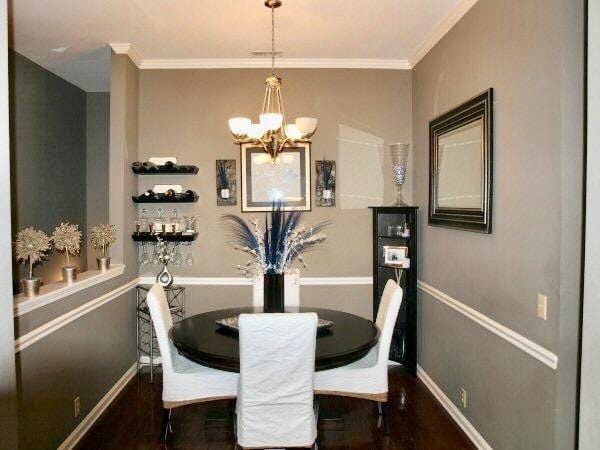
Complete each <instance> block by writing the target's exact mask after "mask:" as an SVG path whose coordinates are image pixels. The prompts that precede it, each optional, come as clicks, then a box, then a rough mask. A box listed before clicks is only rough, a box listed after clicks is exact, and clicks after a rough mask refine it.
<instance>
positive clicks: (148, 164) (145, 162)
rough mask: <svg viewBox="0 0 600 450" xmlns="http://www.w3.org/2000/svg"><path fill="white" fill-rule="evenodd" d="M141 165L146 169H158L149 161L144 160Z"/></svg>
mask: <svg viewBox="0 0 600 450" xmlns="http://www.w3.org/2000/svg"><path fill="white" fill-rule="evenodd" d="M142 167H143V168H144V169H146V170H158V166H157V165H156V164H154V163H151V162H150V161H144V162H143V163H142Z"/></svg>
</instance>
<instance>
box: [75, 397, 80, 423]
mask: <svg viewBox="0 0 600 450" xmlns="http://www.w3.org/2000/svg"><path fill="white" fill-rule="evenodd" d="M79 414H81V399H80V398H79V396H77V397H75V398H74V399H73V417H75V418H77V417H79Z"/></svg>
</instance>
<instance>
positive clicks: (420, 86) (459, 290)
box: [413, 0, 582, 449]
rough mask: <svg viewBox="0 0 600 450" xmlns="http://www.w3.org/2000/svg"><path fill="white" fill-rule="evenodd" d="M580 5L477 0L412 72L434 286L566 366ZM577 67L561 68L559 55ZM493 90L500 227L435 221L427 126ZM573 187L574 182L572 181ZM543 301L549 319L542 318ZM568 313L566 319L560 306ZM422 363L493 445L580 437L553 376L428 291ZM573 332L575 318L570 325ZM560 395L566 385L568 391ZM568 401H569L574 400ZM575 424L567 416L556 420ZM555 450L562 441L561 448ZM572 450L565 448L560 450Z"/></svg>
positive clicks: (425, 274) (420, 195) (577, 166)
mask: <svg viewBox="0 0 600 450" xmlns="http://www.w3.org/2000/svg"><path fill="white" fill-rule="evenodd" d="M581 3H582V2H569V6H570V8H571V9H574V10H575V12H576V13H575V14H571V16H569V15H568V14H565V11H563V6H564V7H565V8H567V7H568V6H567V5H566V3H565V4H563V2H562V1H560V0H552V1H548V0H527V1H518V0H510V1H504V2H498V1H494V0H479V2H478V3H476V4H475V6H473V8H472V9H471V10H470V11H469V12H468V13H467V14H466V15H465V16H464V17H463V18H462V19H461V21H460V22H459V23H458V24H456V26H455V27H454V28H453V29H452V30H451V31H450V32H449V33H448V34H447V35H446V36H444V38H443V39H442V40H441V41H440V42H439V43H438V44H437V45H436V46H435V47H434V48H433V49H432V50H431V51H430V52H429V54H427V56H425V58H424V59H423V60H422V61H420V62H419V64H418V65H417V66H416V68H415V69H414V71H413V105H414V109H413V111H414V114H413V140H414V146H415V165H414V172H415V199H416V203H417V204H418V205H419V206H421V208H422V211H423V214H422V220H421V225H420V229H421V234H420V242H419V245H420V249H421V256H420V267H419V270H420V274H419V277H420V278H421V279H422V280H423V281H425V282H426V283H428V284H430V285H432V286H434V287H435V288H437V289H439V290H441V291H443V292H445V293H446V294H448V295H450V296H451V297H453V298H455V299H457V300H459V301H461V302H463V303H465V304H466V305H468V306H470V307H472V308H474V309H476V310H477V311H479V312H481V313H483V314H485V315H486V316H488V317H490V318H491V319H493V320H495V321H497V322H499V323H501V324H502V325H504V326H506V327H508V328H510V329H512V330H514V331H516V332H517V333H519V334H521V335H523V336H525V337H526V338H528V339H530V340H532V341H534V342H536V343H537V344H539V345H541V346H543V347H545V348H547V349H548V350H550V351H552V352H553V353H556V354H558V355H559V361H560V362H559V371H561V370H564V371H565V377H566V378H565V386H566V387H565V389H567V391H568V390H569V389H570V388H572V386H574V383H573V382H574V380H575V374H574V371H573V370H572V369H573V368H574V365H573V362H571V364H570V366H569V365H567V366H566V367H565V366H564V365H563V363H562V357H565V358H567V356H568V355H567V354H564V353H563V352H566V351H567V349H568V348H569V345H565V346H561V339H564V340H565V342H568V343H569V344H570V347H571V353H573V351H572V348H573V346H576V335H575V336H574V335H573V330H572V329H568V327H565V333H563V334H562V335H561V334H560V333H559V326H560V323H561V320H562V319H563V317H564V320H565V321H570V322H567V323H568V324H576V319H575V317H574V316H576V311H577V302H578V295H577V289H576V288H577V285H578V276H579V273H578V267H579V266H578V265H579V242H580V235H579V229H578V224H579V218H580V217H581V204H580V198H581V184H580V181H579V180H580V179H581V161H582V141H581V131H580V129H581V120H580V117H579V120H578V119H577V116H575V117H572V116H569V113H572V112H573V111H575V112H576V111H577V110H576V108H577V105H581V99H582V92H581V79H582V78H581V67H582V65H581V64H582V52H581V49H582V44H581V42H582V41H577V40H576V39H574V37H576V36H577V31H576V30H575V28H574V27H572V26H571V25H573V23H575V24H576V23H577V21H578V20H579V21H580V20H581V11H582V4H581ZM567 56H570V58H569V59H568V60H569V61H570V63H571V64H572V69H571V70H570V71H569V70H568V69H564V70H563V69H562V68H561V61H563V58H566V57H567ZM489 87H493V88H494V89H495V102H494V114H495V118H494V119H495V123H494V126H495V140H494V146H495V148H494V152H495V154H494V205H493V208H494V210H493V227H494V230H493V234H491V235H480V234H476V233H469V232H464V231H456V230H450V229H443V228H435V227H430V226H428V225H427V217H426V211H427V204H428V198H427V195H428V160H429V156H428V124H429V121H430V120H432V119H433V118H435V117H437V116H439V115H440V114H442V113H443V112H445V111H447V110H449V109H451V108H453V107H455V106H457V105H458V104H460V103H462V102H463V101H465V100H467V99H469V98H471V97H473V96H475V95H477V94H479V93H480V92H482V91H484V90H486V89H487V88H489ZM578 183H579V184H578ZM538 293H543V294H545V295H547V296H548V302H549V304H548V311H549V312H548V320H547V321H542V320H540V319H538V318H537V317H536V302H537V294H538ZM559 311H560V314H559ZM419 325H420V342H419V363H420V365H421V366H422V367H423V368H424V369H425V371H426V372H428V373H429V375H430V376H431V377H432V378H433V379H434V381H435V382H436V383H437V384H438V385H439V386H441V387H442V389H443V390H444V391H445V393H446V394H447V396H448V397H449V398H450V399H451V400H452V401H454V402H455V403H456V404H457V406H458V405H459V402H458V394H457V392H458V389H459V387H461V386H462V387H464V388H466V389H467V391H468V392H469V396H470V405H469V407H468V409H466V410H464V411H463V413H464V414H465V416H466V417H467V418H468V419H469V420H470V421H471V423H472V424H473V425H474V426H475V427H476V428H477V429H478V430H479V432H480V433H481V434H482V435H483V436H484V438H485V439H486V440H487V441H488V443H489V444H490V445H492V446H493V447H494V448H499V449H503V448H514V449H521V448H528V449H551V448H555V447H558V446H559V445H558V444H557V442H555V439H556V440H557V441H558V440H560V439H562V438H564V437H565V436H562V437H560V438H559V437H558V436H555V434H554V433H553V432H551V431H550V430H554V429H555V425H556V426H557V427H558V426H560V425H565V428H564V429H563V431H564V433H565V435H566V442H571V443H572V442H573V428H572V418H573V411H572V410H571V411H570V412H569V411H561V412H562V414H563V415H564V416H555V414H556V412H555V408H556V407H557V405H556V403H557V396H558V395H561V394H562V392H561V393H559V394H557V389H558V385H557V379H558V378H557V372H556V371H554V370H552V369H551V368H549V367H547V366H545V365H543V364H542V363H540V362H539V361H537V360H536V359H533V358H532V357H530V356H528V355H527V354H525V353H524V352H523V351H521V350H520V349H518V348H517V347H515V346H513V345H511V344H509V343H508V342H506V341H504V340H501V339H500V338H498V337H496V336H495V335H493V334H491V333H490V332H489V331H487V330H486V329H485V328H483V327H481V326H479V325H477V324H475V323H474V322H472V321H469V320H467V319H466V318H464V317H463V316H461V315H459V314H457V313H456V312H454V311H453V310H451V309H449V308H447V307H446V306H444V305H443V304H442V303H440V302H439V301H437V300H436V299H435V298H433V297H431V296H429V295H427V294H425V293H422V295H421V296H420V318H419ZM571 328H572V327H571ZM565 392H566V391H565ZM573 398H574V396H573V395H572V392H571V396H570V397H569V396H565V401H569V402H571V403H570V405H571V406H572V404H573ZM563 419H564V420H565V421H566V422H570V423H571V425H569V424H568V423H565V424H563V423H562V422H561V421H562V420H563ZM560 448H565V447H563V446H562V445H560ZM566 448H568V447H566Z"/></svg>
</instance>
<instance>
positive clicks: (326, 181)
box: [323, 160, 334, 190]
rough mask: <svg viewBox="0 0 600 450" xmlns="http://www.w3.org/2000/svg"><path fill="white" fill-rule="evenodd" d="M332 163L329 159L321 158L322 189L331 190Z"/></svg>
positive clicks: (332, 181) (332, 179) (332, 180)
mask: <svg viewBox="0 0 600 450" xmlns="http://www.w3.org/2000/svg"><path fill="white" fill-rule="evenodd" d="M332 175H333V165H332V164H331V163H330V162H329V161H325V160H323V189H327V190H331V186H332V185H333V183H334V178H333V176H332Z"/></svg>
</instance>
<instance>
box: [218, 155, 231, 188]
mask: <svg viewBox="0 0 600 450" xmlns="http://www.w3.org/2000/svg"><path fill="white" fill-rule="evenodd" d="M218 176H219V187H220V188H221V189H229V174H228V173H227V167H225V161H219V167H218Z"/></svg>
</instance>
